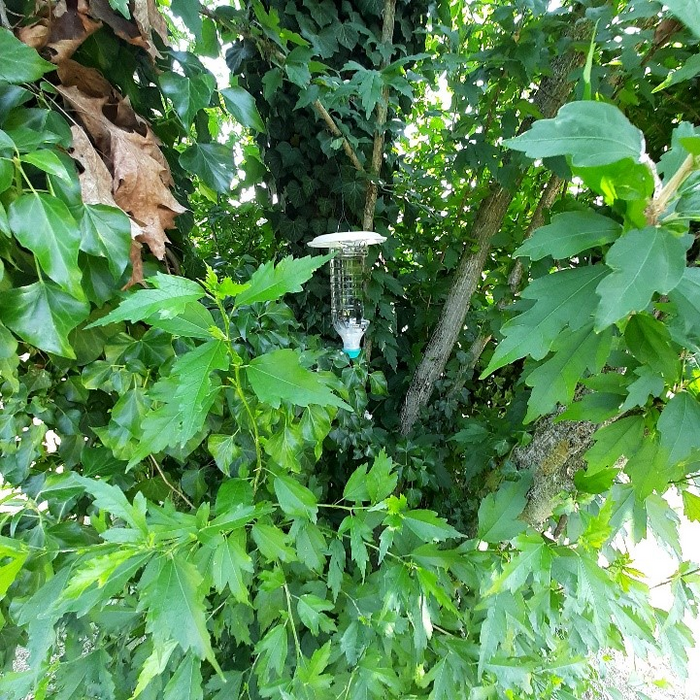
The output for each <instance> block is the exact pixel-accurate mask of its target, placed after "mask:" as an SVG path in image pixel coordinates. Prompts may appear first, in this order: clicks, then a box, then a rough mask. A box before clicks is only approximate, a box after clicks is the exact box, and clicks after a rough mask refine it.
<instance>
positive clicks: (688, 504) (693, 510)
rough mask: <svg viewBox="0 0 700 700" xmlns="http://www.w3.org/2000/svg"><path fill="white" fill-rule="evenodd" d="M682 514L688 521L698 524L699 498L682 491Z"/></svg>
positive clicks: (699, 512) (699, 519)
mask: <svg viewBox="0 0 700 700" xmlns="http://www.w3.org/2000/svg"><path fill="white" fill-rule="evenodd" d="M683 514H684V515H685V517H686V518H688V520H693V521H695V522H700V496H697V495H696V494H694V493H690V491H683Z"/></svg>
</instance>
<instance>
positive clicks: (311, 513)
mask: <svg viewBox="0 0 700 700" xmlns="http://www.w3.org/2000/svg"><path fill="white" fill-rule="evenodd" d="M274 488H275V493H276V494H277V500H278V501H279V504H280V507H281V508H282V510H283V511H284V512H285V513H286V514H287V515H291V516H292V517H293V518H298V517H300V518H307V519H308V520H311V521H312V522H314V523H315V522H316V514H317V513H318V505H317V501H316V496H314V494H313V492H312V491H310V490H309V489H307V488H306V486H303V485H302V484H300V483H299V482H298V481H296V480H294V479H292V478H291V477H288V476H276V477H275V481H274Z"/></svg>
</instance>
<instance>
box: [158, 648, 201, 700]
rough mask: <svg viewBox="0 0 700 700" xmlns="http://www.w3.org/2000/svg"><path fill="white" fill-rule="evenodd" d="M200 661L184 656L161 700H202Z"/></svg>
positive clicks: (187, 655)
mask: <svg viewBox="0 0 700 700" xmlns="http://www.w3.org/2000/svg"><path fill="white" fill-rule="evenodd" d="M201 667H202V661H201V659H198V658H197V657H196V656H195V655H194V654H186V655H185V658H184V660H183V661H181V662H180V663H179V664H178V666H177V669H176V671H175V673H173V677H172V678H171V679H170V680H169V681H168V685H166V686H165V690H164V691H163V700H202V698H203V697H204V693H203V690H202V685H203V684H202V669H201Z"/></svg>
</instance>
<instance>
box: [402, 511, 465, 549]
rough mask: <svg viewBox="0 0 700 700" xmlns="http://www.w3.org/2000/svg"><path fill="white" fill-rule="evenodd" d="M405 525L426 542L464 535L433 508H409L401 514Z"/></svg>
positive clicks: (441, 540)
mask: <svg viewBox="0 0 700 700" xmlns="http://www.w3.org/2000/svg"><path fill="white" fill-rule="evenodd" d="M401 519H402V520H403V523H404V525H406V526H407V527H408V529H409V530H411V532H413V533H414V534H415V535H416V536H417V537H419V538H420V539H421V540H423V541H424V542H443V541H444V540H447V539H450V538H453V537H463V536H464V535H462V533H461V532H459V531H457V530H455V529H454V528H453V527H452V525H450V524H449V523H448V522H447V521H446V520H445V519H444V518H440V517H438V516H437V514H436V513H434V512H433V511H432V510H408V511H406V512H405V513H402V514H401Z"/></svg>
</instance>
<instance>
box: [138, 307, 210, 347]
mask: <svg viewBox="0 0 700 700" xmlns="http://www.w3.org/2000/svg"><path fill="white" fill-rule="evenodd" d="M148 323H149V324H150V325H152V326H153V327H155V328H160V329H161V330H164V331H166V332H167V333H170V334H172V335H176V336H179V337H182V338H199V339H200V340H211V338H212V334H211V331H210V329H211V328H215V327H216V323H215V321H214V317H213V316H212V315H211V312H210V311H209V309H207V308H206V306H203V305H202V304H200V303H198V302H192V303H189V304H186V306H185V307H184V309H183V311H182V312H181V313H179V314H178V315H177V316H173V317H172V318H153V317H151V318H149V319H148Z"/></svg>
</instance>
